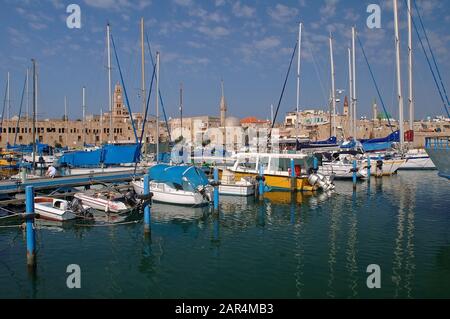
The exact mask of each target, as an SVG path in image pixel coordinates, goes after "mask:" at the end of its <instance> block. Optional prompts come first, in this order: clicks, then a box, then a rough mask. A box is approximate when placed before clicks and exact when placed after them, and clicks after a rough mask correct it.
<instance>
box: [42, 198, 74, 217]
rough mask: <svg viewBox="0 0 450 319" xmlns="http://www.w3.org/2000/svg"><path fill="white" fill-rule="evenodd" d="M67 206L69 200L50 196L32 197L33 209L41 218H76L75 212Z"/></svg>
mask: <svg viewBox="0 0 450 319" xmlns="http://www.w3.org/2000/svg"><path fill="white" fill-rule="evenodd" d="M69 207H70V204H69V202H68V201H66V200H63V199H55V198H51V197H35V198H34V210H35V212H36V213H37V214H39V215H40V216H41V218H43V219H47V220H52V221H66V220H72V219H76V218H78V216H77V214H76V213H75V212H74V211H72V210H70V208H69Z"/></svg>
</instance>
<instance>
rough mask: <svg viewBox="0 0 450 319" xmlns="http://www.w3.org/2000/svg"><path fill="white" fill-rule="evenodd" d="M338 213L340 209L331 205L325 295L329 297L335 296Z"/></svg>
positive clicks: (338, 229) (339, 213)
mask: <svg viewBox="0 0 450 319" xmlns="http://www.w3.org/2000/svg"><path fill="white" fill-rule="evenodd" d="M340 215H341V210H340V209H337V208H336V207H333V209H331V217H330V235H329V237H328V238H329V242H330V252H329V254H328V268H329V279H328V291H327V296H328V297H330V298H335V297H336V296H335V288H334V280H335V265H336V254H337V250H338V247H337V237H338V233H339V231H340Z"/></svg>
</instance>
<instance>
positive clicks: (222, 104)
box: [220, 80, 227, 127]
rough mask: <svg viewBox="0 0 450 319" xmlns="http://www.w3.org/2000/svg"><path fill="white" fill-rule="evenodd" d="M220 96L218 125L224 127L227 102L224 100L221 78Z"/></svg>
mask: <svg viewBox="0 0 450 319" xmlns="http://www.w3.org/2000/svg"><path fill="white" fill-rule="evenodd" d="M221 86H222V97H221V98H220V126H221V127H225V119H226V118H227V102H226V101H225V93H224V89H223V80H222V84H221Z"/></svg>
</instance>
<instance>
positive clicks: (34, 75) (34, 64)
mask: <svg viewBox="0 0 450 319" xmlns="http://www.w3.org/2000/svg"><path fill="white" fill-rule="evenodd" d="M31 61H32V62H33V134H32V136H33V156H32V157H33V175H35V174H36V109H37V83H36V82H37V76H36V60H35V59H32V60H31Z"/></svg>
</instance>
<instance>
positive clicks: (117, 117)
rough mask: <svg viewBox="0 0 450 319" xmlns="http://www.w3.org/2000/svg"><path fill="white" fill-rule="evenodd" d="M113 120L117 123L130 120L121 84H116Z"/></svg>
mask: <svg viewBox="0 0 450 319" xmlns="http://www.w3.org/2000/svg"><path fill="white" fill-rule="evenodd" d="M112 113H113V120H114V121H115V122H116V121H119V122H120V121H123V119H126V118H128V116H130V114H129V113H128V110H127V108H126V107H125V105H124V103H123V94H122V87H121V86H120V84H119V83H117V84H116V86H115V87H114V104H113V112H112Z"/></svg>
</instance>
